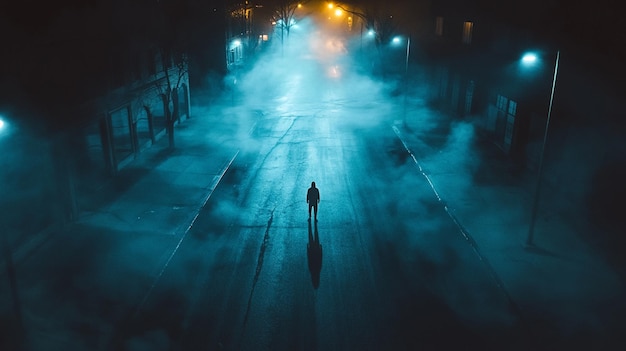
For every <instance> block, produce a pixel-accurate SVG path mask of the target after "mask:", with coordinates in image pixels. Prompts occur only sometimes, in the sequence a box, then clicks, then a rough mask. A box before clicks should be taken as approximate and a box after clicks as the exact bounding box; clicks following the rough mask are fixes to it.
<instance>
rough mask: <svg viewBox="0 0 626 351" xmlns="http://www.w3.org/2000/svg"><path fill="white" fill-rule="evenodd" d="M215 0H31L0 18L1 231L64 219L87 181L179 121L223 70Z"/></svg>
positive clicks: (107, 173)
mask: <svg viewBox="0 0 626 351" xmlns="http://www.w3.org/2000/svg"><path fill="white" fill-rule="evenodd" d="M225 19H226V14H225V13H224V5H223V4H222V2H221V1H220V2H217V1H216V2H211V1H208V2H207V1H200V0H181V1H177V0H161V1H148V0H146V1H122V0H119V1H115V0H114V1H101V0H88V1H73V0H61V1H57V2H53V3H40V2H34V1H23V2H15V3H12V4H9V5H7V6H4V5H3V10H2V12H1V13H0V32H1V33H2V34H1V36H2V42H3V55H2V57H1V58H0V73H1V74H0V118H2V120H3V121H4V128H3V130H2V131H0V145H2V147H3V149H4V150H12V151H11V152H9V153H5V155H3V156H2V158H1V160H2V165H3V167H2V172H1V173H0V174H1V175H2V181H3V183H4V184H5V185H6V186H7V189H10V190H11V191H7V192H6V193H5V196H3V199H2V200H1V202H2V223H1V225H2V227H3V228H6V230H4V229H3V231H6V233H8V241H9V242H10V244H11V245H19V244H20V242H23V241H25V240H28V236H29V233H33V232H34V231H37V230H40V229H42V228H44V227H46V226H49V225H51V224H54V223H59V222H63V221H68V220H73V219H75V218H77V217H78V216H79V214H80V213H81V211H83V210H84V209H85V208H86V207H87V206H89V203H88V201H87V198H88V197H89V194H90V193H91V191H92V190H93V189H94V188H98V187H100V186H101V185H102V184H103V182H105V181H106V180H107V179H108V178H110V177H112V176H115V175H116V174H117V172H118V171H119V170H120V169H122V168H123V167H124V166H125V165H126V164H127V163H128V162H129V161H131V160H132V159H133V158H134V156H135V155H136V154H137V153H139V152H140V151H141V150H142V149H144V148H147V147H150V146H151V145H152V144H153V143H155V142H156V141H157V140H158V139H159V138H161V137H167V138H168V139H169V142H170V145H172V146H173V145H174V140H175V139H174V135H173V126H174V123H177V122H180V121H181V120H182V119H184V118H188V117H190V116H191V97H192V96H193V94H194V89H196V90H197V92H195V94H210V93H211V92H212V91H211V87H212V86H214V85H215V84H212V83H211V80H215V81H220V79H221V78H220V77H221V76H223V75H224V73H225V70H226V55H225V54H224V48H225V35H224V28H225V27H224V24H225Z"/></svg>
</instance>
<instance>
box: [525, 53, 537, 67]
mask: <svg viewBox="0 0 626 351" xmlns="http://www.w3.org/2000/svg"><path fill="white" fill-rule="evenodd" d="M535 62H537V55H536V54H534V53H532V52H529V53H526V54H524V56H522V63H523V64H525V65H532V64H535Z"/></svg>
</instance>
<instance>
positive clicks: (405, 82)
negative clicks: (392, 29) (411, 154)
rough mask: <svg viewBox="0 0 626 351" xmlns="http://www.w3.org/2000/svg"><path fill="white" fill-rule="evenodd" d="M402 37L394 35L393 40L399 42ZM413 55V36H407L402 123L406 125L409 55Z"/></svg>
mask: <svg viewBox="0 0 626 351" xmlns="http://www.w3.org/2000/svg"><path fill="white" fill-rule="evenodd" d="M400 40H401V39H400V37H394V38H393V39H392V42H394V43H399V42H400ZM410 55H411V37H410V36H408V37H407V38H406V55H405V58H404V82H403V85H404V87H403V90H404V97H403V101H402V124H403V125H404V126H406V103H407V95H408V90H409V57H410Z"/></svg>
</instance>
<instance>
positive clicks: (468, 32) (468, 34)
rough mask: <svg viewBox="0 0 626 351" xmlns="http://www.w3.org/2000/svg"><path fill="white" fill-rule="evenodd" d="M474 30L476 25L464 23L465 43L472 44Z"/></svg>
mask: <svg viewBox="0 0 626 351" xmlns="http://www.w3.org/2000/svg"><path fill="white" fill-rule="evenodd" d="M473 29H474V23H473V22H469V21H466V22H464V23H463V43H464V44H471V43H472V30H473Z"/></svg>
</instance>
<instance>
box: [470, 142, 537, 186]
mask: <svg viewBox="0 0 626 351" xmlns="http://www.w3.org/2000/svg"><path fill="white" fill-rule="evenodd" d="M472 147H473V149H474V150H475V151H476V153H477V156H478V157H476V158H475V159H476V162H477V163H478V164H477V165H476V167H475V168H473V169H474V171H473V174H472V177H473V178H472V179H473V181H474V182H475V183H477V184H488V185H511V186H516V185H523V182H524V180H525V177H524V175H526V174H527V173H528V170H527V168H526V167H525V166H524V165H523V164H520V163H518V162H515V161H514V160H512V159H511V158H510V156H509V155H507V154H506V152H505V151H504V150H502V149H500V148H499V147H497V146H496V145H495V144H494V143H493V142H492V141H491V140H489V138H487V137H485V136H482V135H478V136H477V137H476V138H474V142H473V143H472Z"/></svg>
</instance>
